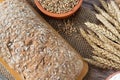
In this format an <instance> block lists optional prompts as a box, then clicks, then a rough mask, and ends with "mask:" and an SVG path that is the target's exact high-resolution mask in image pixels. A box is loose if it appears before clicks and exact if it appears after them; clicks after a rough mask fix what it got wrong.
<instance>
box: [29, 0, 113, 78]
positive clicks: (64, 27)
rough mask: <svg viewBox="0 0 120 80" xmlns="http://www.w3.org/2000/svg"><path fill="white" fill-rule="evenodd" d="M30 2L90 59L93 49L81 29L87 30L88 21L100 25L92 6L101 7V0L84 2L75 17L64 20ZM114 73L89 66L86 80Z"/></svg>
mask: <svg viewBox="0 0 120 80" xmlns="http://www.w3.org/2000/svg"><path fill="white" fill-rule="evenodd" d="M28 2H29V3H30V4H31V5H32V6H33V7H34V8H35V9H36V10H37V12H38V13H39V14H40V15H42V17H43V18H44V19H45V20H46V21H47V22H48V23H49V24H50V25H51V26H52V27H53V28H54V29H55V30H56V31H57V32H58V33H59V34H60V35H61V36H62V37H63V38H64V39H65V40H66V41H67V42H68V43H69V44H70V45H71V46H72V47H73V48H75V50H76V51H78V52H79V54H80V55H82V57H90V55H91V53H92V48H91V47H90V45H89V44H88V43H87V42H86V41H85V39H84V38H83V37H82V36H81V34H80V32H79V29H80V28H84V29H86V25H85V24H84V23H85V22H87V21H89V22H92V23H96V24H99V22H98V20H97V19H96V17H95V14H94V8H93V6H92V4H96V5H98V6H100V3H99V0H83V5H82V6H81V8H80V9H79V10H78V11H77V12H76V13H75V14H74V15H73V16H71V17H69V18H66V19H62V20H59V19H54V18H51V17H48V16H46V15H44V14H43V13H41V12H40V11H39V10H38V8H37V7H36V6H35V4H34V1H33V0H28ZM113 72H115V71H114V70H103V69H100V68H96V67H94V66H92V65H89V72H88V74H87V76H86V77H85V79H84V80H105V79H106V77H108V75H110V74H111V73H113Z"/></svg>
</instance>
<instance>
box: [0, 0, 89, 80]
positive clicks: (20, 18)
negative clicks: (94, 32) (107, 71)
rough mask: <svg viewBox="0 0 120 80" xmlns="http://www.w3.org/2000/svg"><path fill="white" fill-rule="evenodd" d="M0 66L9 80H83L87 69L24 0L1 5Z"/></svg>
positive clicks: (72, 50)
mask: <svg viewBox="0 0 120 80" xmlns="http://www.w3.org/2000/svg"><path fill="white" fill-rule="evenodd" d="M0 65H1V66H2V67H0V73H1V74H2V75H4V76H5V77H7V78H8V79H9V80H13V79H14V80H82V78H83V77H84V76H85V74H86V72H87V69H88V68H87V64H86V63H85V62H83V60H82V58H81V57H80V56H79V55H78V54H77V52H76V51H75V50H74V49H73V48H71V46H70V45H69V44H68V43H66V41H65V40H64V39H63V38H62V37H61V36H60V35H59V34H58V33H57V32H56V31H55V30H54V29H53V28H52V27H51V26H50V25H49V24H48V23H47V22H46V21H45V20H44V19H43V18H41V17H40V16H39V15H38V14H37V13H36V12H35V11H34V10H33V8H32V7H31V6H29V5H28V3H27V2H26V0H3V1H1V3H0ZM3 69H4V70H3Z"/></svg>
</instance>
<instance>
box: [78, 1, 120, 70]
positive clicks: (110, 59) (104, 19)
mask: <svg viewBox="0 0 120 80" xmlns="http://www.w3.org/2000/svg"><path fill="white" fill-rule="evenodd" d="M100 2H101V4H102V6H103V8H104V9H105V10H104V9H101V8H100V7H98V6H96V5H94V7H95V9H96V10H97V11H98V12H99V14H97V13H96V14H95V15H96V18H97V19H98V20H99V21H100V22H101V24H99V25H98V24H95V23H91V22H85V24H86V25H87V27H88V28H89V29H87V30H86V31H85V30H84V29H80V32H81V34H82V35H83V37H84V38H85V39H86V40H87V42H88V43H89V44H90V45H91V47H92V48H93V49H94V50H93V51H92V52H93V55H91V58H90V59H88V58H85V60H86V61H87V62H89V63H91V64H93V65H95V66H98V67H101V68H108V69H111V68H115V69H120V10H119V8H118V6H117V4H116V3H115V2H114V1H113V0H109V2H108V3H106V2H105V1H104V0H100Z"/></svg>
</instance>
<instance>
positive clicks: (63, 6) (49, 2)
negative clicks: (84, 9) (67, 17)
mask: <svg viewBox="0 0 120 80" xmlns="http://www.w3.org/2000/svg"><path fill="white" fill-rule="evenodd" d="M38 1H39V3H40V4H41V6H42V7H43V8H44V9H45V10H47V11H49V12H51V13H58V14H61V13H66V12H69V11H71V10H72V9H73V8H74V7H75V6H76V5H77V4H78V3H79V0H38Z"/></svg>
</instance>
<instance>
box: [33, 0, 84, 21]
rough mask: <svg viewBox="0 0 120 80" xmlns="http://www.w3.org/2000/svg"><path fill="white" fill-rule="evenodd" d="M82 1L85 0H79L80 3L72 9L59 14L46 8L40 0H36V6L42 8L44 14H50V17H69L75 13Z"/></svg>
mask: <svg viewBox="0 0 120 80" xmlns="http://www.w3.org/2000/svg"><path fill="white" fill-rule="evenodd" d="M82 1H83V0H79V3H78V4H77V5H76V6H75V7H74V8H73V9H72V10H71V11H69V12H66V13H61V14H58V13H51V12H49V11H47V10H45V9H44V8H43V7H42V6H41V4H40V3H39V1H38V0H34V2H35V4H36V6H37V7H38V8H39V10H40V11H41V12H43V13H44V14H46V15H48V16H50V17H54V18H59V19H63V18H67V17H69V16H71V15H72V14H74V13H75V12H76V11H77V10H78V9H79V8H80V6H81V4H82Z"/></svg>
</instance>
